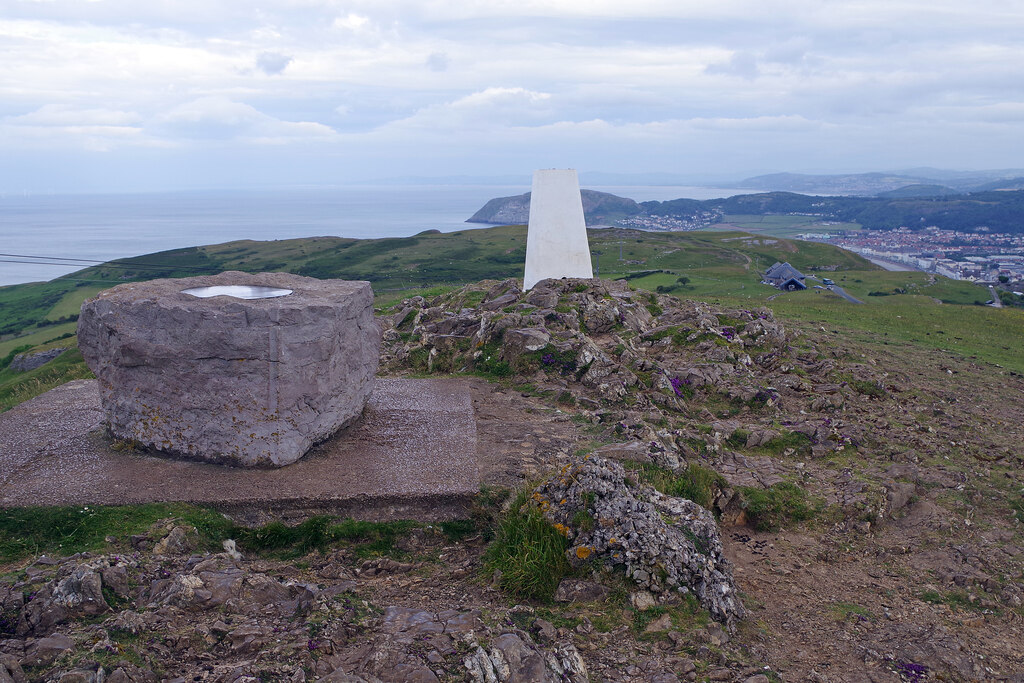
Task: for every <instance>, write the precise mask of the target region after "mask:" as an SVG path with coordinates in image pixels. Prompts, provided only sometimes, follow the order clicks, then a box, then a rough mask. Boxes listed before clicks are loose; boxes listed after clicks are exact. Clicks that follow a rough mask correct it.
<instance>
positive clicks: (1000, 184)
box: [974, 177, 1024, 192]
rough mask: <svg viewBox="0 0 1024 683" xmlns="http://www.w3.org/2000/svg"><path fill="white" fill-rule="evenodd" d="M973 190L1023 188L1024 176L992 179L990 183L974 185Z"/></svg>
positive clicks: (986, 190)
mask: <svg viewBox="0 0 1024 683" xmlns="http://www.w3.org/2000/svg"><path fill="white" fill-rule="evenodd" d="M974 190H975V192H989V191H1006V190H1024V177H1022V178H1007V179H1004V180H994V181H992V182H991V183H985V184H984V185H981V186H979V187H976V188H974Z"/></svg>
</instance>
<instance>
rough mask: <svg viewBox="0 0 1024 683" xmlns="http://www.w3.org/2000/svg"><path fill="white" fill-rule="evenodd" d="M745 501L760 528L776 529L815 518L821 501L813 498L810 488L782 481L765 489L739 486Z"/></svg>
mask: <svg viewBox="0 0 1024 683" xmlns="http://www.w3.org/2000/svg"><path fill="white" fill-rule="evenodd" d="M740 493H742V495H743V499H744V501H745V503H746V507H745V509H746V513H747V519H748V520H750V523H751V524H752V525H753V526H754V528H755V529H757V530H758V531H777V530H778V529H781V528H784V527H788V526H791V525H792V524H795V523H797V522H803V521H806V520H808V519H811V518H813V517H814V516H815V515H816V514H817V513H818V512H819V511H820V509H821V504H820V503H819V502H817V501H812V500H811V499H810V497H809V496H808V495H807V491H806V490H804V489H803V488H802V487H800V486H797V485H796V484H794V483H792V482H780V483H778V484H773V485H772V486H769V487H768V488H766V489H761V488H756V487H753V486H742V487H740Z"/></svg>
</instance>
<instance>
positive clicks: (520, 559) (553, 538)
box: [484, 492, 572, 602]
mask: <svg viewBox="0 0 1024 683" xmlns="http://www.w3.org/2000/svg"><path fill="white" fill-rule="evenodd" d="M525 503H526V493H525V492H522V493H520V494H519V495H518V496H517V497H516V499H515V500H514V501H513V503H512V507H511V508H510V510H509V511H508V512H507V513H506V514H505V515H504V516H503V517H501V518H500V519H499V520H498V521H497V524H496V526H495V530H494V540H493V541H492V542H491V544H490V546H488V548H487V551H486V552H485V553H484V571H485V572H486V574H487V575H488V576H490V575H493V574H494V573H495V572H496V571H498V572H501V577H500V578H499V579H498V585H499V586H500V587H501V589H502V590H503V591H505V592H507V593H509V594H510V595H512V596H513V597H515V598H517V599H528V600H540V601H542V602H550V601H551V599H552V597H553V596H554V594H555V589H556V588H558V583H559V581H561V580H562V578H564V577H565V576H568V575H569V574H570V573H572V567H571V566H570V565H569V561H568V560H567V559H566V557H565V553H566V550H568V547H569V542H568V540H567V539H566V538H565V536H563V535H562V534H560V533H559V532H558V531H557V530H556V529H555V528H554V527H553V526H552V525H551V524H550V523H548V521H547V520H546V519H545V518H544V515H543V514H542V513H541V511H540V510H539V509H537V508H536V507H535V506H533V505H525Z"/></svg>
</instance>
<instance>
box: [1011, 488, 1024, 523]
mask: <svg viewBox="0 0 1024 683" xmlns="http://www.w3.org/2000/svg"><path fill="white" fill-rule="evenodd" d="M1017 498H1018V500H1011V501H1010V511H1011V512H1013V516H1014V517H1016V518H1017V521H1018V522H1020V523H1021V524H1024V489H1021V490H1020V491H1018V492H1017Z"/></svg>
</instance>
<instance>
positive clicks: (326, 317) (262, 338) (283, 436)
mask: <svg viewBox="0 0 1024 683" xmlns="http://www.w3.org/2000/svg"><path fill="white" fill-rule="evenodd" d="M230 285H243V286H245V285H247V286H262V287H276V288H283V289H289V290H292V293H291V294H288V295H287V296H280V297H274V298H258V299H251V300H247V299H240V298H235V297H232V296H214V297H210V298H198V297H195V296H192V295H190V294H186V293H184V292H183V290H186V289H190V288H200V287H209V286H230ZM372 303H373V293H372V292H371V291H370V285H369V283H367V282H349V281H344V280H316V279H313V278H306V277H299V276H296V275H289V274H287V273H261V274H257V275H253V274H248V273H239V272H227V273H221V274H219V275H212V276H204V277H197V278H187V279H178V280H153V281H150V282H141V283H130V284H124V285H120V286H118V287H115V288H114V289H110V290H107V291H105V292H102V293H100V294H99V295H98V296H97V297H95V298H93V299H90V300H88V301H86V302H85V303H84V304H83V305H82V313H81V315H80V317H79V321H78V342H79V346H80V348H81V349H82V355H83V356H84V357H85V360H86V362H87V363H88V365H89V367H90V369H91V370H92V371H93V372H94V373H95V374H96V377H97V378H98V379H99V382H100V392H101V399H102V403H103V409H104V411H105V413H106V417H107V422H108V425H109V429H110V431H111V433H112V434H113V435H114V436H115V437H117V438H121V439H128V440H130V441H132V442H133V443H137V444H141V445H142V446H143V447H146V448H150V449H153V450H156V451H160V452H163V453H167V454H169V455H179V456H184V457H189V458H198V459H203V460H208V461H211V462H222V463H228V464H234V465H241V466H249V467H251V466H270V467H280V466H282V465H287V464H289V463H291V462H294V461H295V460H297V459H299V458H300V457H302V456H303V455H304V454H305V453H306V451H308V450H309V448H310V447H311V446H312V445H313V444H315V443H317V442H319V441H323V440H324V439H326V438H327V437H329V436H330V435H331V434H333V433H334V432H336V431H337V430H338V429H340V428H342V427H343V426H345V425H346V424H348V423H349V422H351V421H352V420H354V419H355V418H357V417H358V416H359V415H360V414H361V413H362V410H363V406H364V405H365V403H366V399H367V398H368V397H369V394H370V391H371V389H372V382H373V377H374V375H375V374H376V371H377V364H378V356H379V344H380V338H379V332H378V328H377V325H376V323H375V322H374V320H373V310H372Z"/></svg>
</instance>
